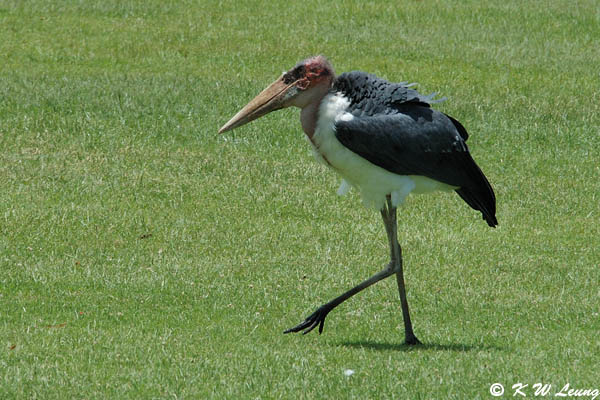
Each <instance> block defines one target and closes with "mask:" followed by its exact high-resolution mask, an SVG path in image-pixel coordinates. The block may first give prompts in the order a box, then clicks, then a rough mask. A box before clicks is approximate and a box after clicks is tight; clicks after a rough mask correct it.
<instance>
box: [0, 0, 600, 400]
mask: <svg viewBox="0 0 600 400" xmlns="http://www.w3.org/2000/svg"><path fill="white" fill-rule="evenodd" d="M391 3H394V2H387V1H373V2H364V1H342V2H337V3H335V4H331V3H329V2H313V1H309V2H306V1H305V2H299V3H297V4H283V3H282V4H277V3H273V2H266V1H247V2H217V1H208V0H206V1H205V0H198V1H192V0H189V1H181V2H171V1H167V2H165V1H158V0H157V1H141V0H138V1H117V0H109V1H80V2H75V1H67V0H63V1H49V0H46V1H43V0H35V1H34V0H32V1H8V0H0V149H1V153H0V271H1V274H0V338H1V339H0V398H3V399H4V398H7V399H9V398H44V399H52V398H56V399H58V398H60V399H64V398H131V399H134V398H215V399H222V398H232V399H233V398H330V399H342V398H394V399H398V398H407V399H429V398H435V399H445V398H448V399H467V398H469V399H490V398H492V397H491V395H490V393H489V388H490V385H491V384H492V383H494V382H500V383H502V384H504V386H505V387H506V393H505V394H504V398H508V397H512V391H511V389H510V388H511V386H512V385H513V384H515V383H517V382H523V383H526V384H528V385H529V386H528V388H527V389H526V391H527V393H528V397H531V396H532V395H533V390H532V385H533V384H535V383H537V382H543V383H548V384H551V385H553V386H552V390H551V393H552V394H553V393H555V392H557V391H559V390H560V388H562V386H564V384H566V383H569V384H570V386H571V387H575V388H583V389H585V388H592V389H593V388H598V389H600V380H599V379H598V378H599V375H598V357H599V356H600V343H599V341H598V339H597V335H598V331H599V330H600V316H599V312H600V307H599V300H600V291H599V290H600V289H599V286H598V283H599V281H600V270H599V266H600V255H599V253H598V244H599V243H600V223H599V221H600V213H599V210H600V208H599V206H598V204H599V201H600V158H599V154H600V132H599V126H600V117H599V115H600V89H599V88H600V76H599V75H598V65H600V53H598V49H599V48H600V8H599V6H598V4H597V3H596V2H595V1H593V0H589V1H578V2H573V1H567V0H564V1H563V0H561V1H559V0H555V1H550V2H541V1H532V2H521V1H512V0H509V1H502V2H493V1H489V2H488V1H461V2H453V1H406V2H401V3H397V4H391ZM318 53H322V54H325V55H327V56H329V57H330V59H331V60H332V62H333V63H334V65H335V67H336V69H337V71H338V72H342V71H347V70H351V69H362V70H366V71H369V72H373V73H376V74H378V75H380V76H383V77H386V78H388V79H390V80H395V81H400V80H408V81H416V82H420V83H421V85H420V86H419V87H420V90H421V91H423V92H425V93H429V92H432V91H437V92H439V93H440V95H441V96H447V97H448V98H449V100H448V101H447V102H445V103H442V104H439V105H438V106H437V107H438V108H440V109H441V110H443V111H444V112H447V113H449V114H450V115H453V116H455V117H456V118H457V119H459V120H460V121H461V122H463V124H464V125H465V126H466V127H467V129H468V130H469V132H470V134H471V138H470V139H469V144H470V148H471V152H472V154H473V156H474V158H475V159H476V160H477V162H478V164H479V165H480V166H481V167H482V169H483V170H484V171H485V173H486V175H487V176H488V177H489V179H490V181H491V182H492V184H493V186H494V188H495V190H496V194H497V197H498V219H499V222H500V225H499V227H498V228H497V229H495V230H492V229H489V228H488V227H487V226H486V224H485V223H484V222H482V221H481V219H480V217H479V216H478V215H477V213H476V212H474V211H473V210H471V209H470V208H469V207H468V206H467V205H466V204H464V203H463V202H462V201H461V200H460V198H459V197H458V196H456V195H453V194H445V193H440V194H435V195H432V196H412V197H410V198H409V199H408V201H407V204H406V207H404V208H403V209H401V210H400V214H399V219H400V229H399V230H400V237H401V244H402V245H403V250H404V256H405V266H406V280H407V285H408V295H409V301H410V305H411V308H412V316H413V323H414V325H415V331H416V334H417V336H418V337H419V338H420V339H421V340H422V341H423V342H424V343H425V344H424V345H423V346H421V347H416V348H409V347H405V346H404V345H403V344H402V343H403V340H404V337H403V329H402V317H401V312H400V308H399V301H398V299H397V291H396V288H395V282H394V281H393V280H391V279H390V280H389V281H384V282H382V283H380V284H378V285H376V286H375V287H373V288H370V289H368V290H367V291H365V292H364V293H361V294H360V295H359V296H358V297H356V298H354V299H352V300H350V301H348V302H347V303H345V304H344V305H342V306H340V307H339V308H338V309H336V310H335V311H334V312H332V314H330V316H329V317H328V319H327V323H326V326H325V331H324V333H323V335H320V336H319V335H317V334H315V333H311V334H310V335H307V336H298V335H283V334H282V333H281V332H282V331H283V330H284V329H286V328H289V327H291V326H293V325H295V324H297V323H298V322H300V321H301V320H302V319H304V317H306V316H307V315H308V314H309V313H311V312H312V311H313V310H314V308H316V307H317V306H319V305H320V304H322V303H323V302H325V301H328V300H330V299H331V298H333V297H334V296H336V295H338V294H340V293H341V292H342V291H344V290H345V289H347V288H349V287H351V286H353V285H354V284H356V283H358V282H359V281H361V280H362V279H364V278H366V277H367V276H369V275H371V274H372V273H374V272H375V271H377V270H379V269H380V268H381V267H382V266H383V265H384V264H385V263H386V261H387V256H388V250H387V241H386V239H385V233H384V229H383V226H382V224H381V221H380V218H379V216H378V215H377V214H376V213H373V212H371V211H368V210H366V209H364V208H363V207H362V206H361V204H360V200H359V197H358V195H357V194H356V193H355V192H351V194H350V195H349V196H347V197H337V196H336V195H335V189H336V187H337V184H338V182H339V178H338V177H336V176H335V174H334V173H333V172H331V171H328V170H327V169H325V168H324V167H322V166H320V165H318V164H316V163H315V162H314V160H313V159H312V156H311V154H310V151H309V148H308V145H307V144H306V143H305V141H304V140H303V139H302V133H301V130H300V125H299V121H298V112H297V111H295V110H285V111H280V112H278V113H275V114H273V115H270V116H268V117H265V118H263V119H261V120H259V121H256V122H254V123H252V124H250V125H247V126H246V127H244V128H241V129H239V130H236V131H234V132H231V133H227V134H225V135H221V136H218V135H217V134H216V131H217V130H218V128H219V127H220V126H221V125H222V124H223V123H224V122H226V121H227V120H228V119H229V118H230V117H231V116H232V115H233V114H234V113H235V112H236V111H237V110H238V109H239V108H240V107H241V106H243V105H244V104H245V103H246V102H247V101H248V100H249V99H251V98H252V97H253V96H254V95H255V94H256V93H258V91H259V90H261V89H262V88H263V87H264V86H265V85H266V84H268V83H270V82H271V81H272V80H273V79H275V78H276V77H277V76H278V74H279V73H280V72H281V71H282V70H285V69H287V68H289V67H291V66H293V65H294V64H295V63H296V62H297V61H299V60H300V59H302V58H305V57H306V56H309V55H312V54H318ZM346 369H352V370H354V371H355V374H354V375H352V376H350V377H346V376H345V375H344V373H343V372H344V370H346Z"/></svg>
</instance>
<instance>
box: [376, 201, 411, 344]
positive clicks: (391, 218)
mask: <svg viewBox="0 0 600 400" xmlns="http://www.w3.org/2000/svg"><path fill="white" fill-rule="evenodd" d="M381 216H382V218H383V223H384V225H385V230H386V232H387V236H388V241H389V243H390V257H391V261H390V265H393V268H394V272H396V281H397V282H398V293H399V294H400V304H401V306H402V317H403V319H404V336H405V339H404V340H405V343H406V344H419V343H421V342H419V339H417V337H416V336H415V333H414V332H413V327H412V322H411V320H410V313H409V310H408V300H407V299H406V288H405V286H404V271H403V268H402V248H401V247H400V244H399V243H398V223H397V221H396V207H393V206H392V200H391V198H390V196H387V208H384V209H383V210H381Z"/></svg>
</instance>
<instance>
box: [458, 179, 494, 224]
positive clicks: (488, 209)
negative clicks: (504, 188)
mask: <svg viewBox="0 0 600 400" xmlns="http://www.w3.org/2000/svg"><path fill="white" fill-rule="evenodd" d="M484 179H485V177H484ZM485 181H486V183H487V185H486V186H487V189H488V190H481V189H482V187H481V186H479V187H478V189H479V190H473V188H469V187H461V188H460V189H456V193H458V195H459V196H460V197H461V198H462V199H463V200H464V201H465V202H466V203H467V204H468V205H470V206H471V208H473V209H475V210H477V211H481V215H482V217H483V219H484V220H485V222H487V224H488V225H489V226H491V227H492V228H494V227H495V226H496V225H498V220H497V219H496V196H495V195H494V191H493V190H492V187H491V186H490V184H489V183H488V182H487V179H486V180H485ZM484 188H485V186H484Z"/></svg>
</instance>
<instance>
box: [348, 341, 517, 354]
mask: <svg viewBox="0 0 600 400" xmlns="http://www.w3.org/2000/svg"><path fill="white" fill-rule="evenodd" d="M337 345H338V346H343V347H349V348H354V349H369V350H375V351H404V352H409V351H423V350H435V351H455V352H461V353H466V352H469V351H481V350H500V351H503V350H506V349H503V348H501V347H498V346H491V345H477V344H464V343H448V344H438V343H420V344H417V345H410V344H406V343H388V342H375V341H371V340H359V341H346V342H341V343H338V344H337Z"/></svg>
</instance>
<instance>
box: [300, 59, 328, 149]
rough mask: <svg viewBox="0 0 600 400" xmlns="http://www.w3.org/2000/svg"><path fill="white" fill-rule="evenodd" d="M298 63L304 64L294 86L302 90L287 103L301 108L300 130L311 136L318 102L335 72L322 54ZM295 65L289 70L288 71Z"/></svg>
mask: <svg viewBox="0 0 600 400" xmlns="http://www.w3.org/2000/svg"><path fill="white" fill-rule="evenodd" d="M299 65H303V66H304V75H303V76H302V78H300V79H299V80H298V82H297V84H296V86H297V87H298V88H299V89H302V92H301V93H300V94H299V95H298V96H296V97H295V98H294V99H293V100H292V101H291V102H290V104H289V105H293V106H296V107H299V108H301V109H302V111H301V112H300V123H301V124H302V130H304V133H306V135H307V136H308V137H309V138H312V136H313V135H314V133H315V128H316V126H317V119H318V118H319V104H320V103H321V100H323V97H325V95H326V94H327V92H328V91H329V88H330V87H331V83H332V82H333V79H334V77H335V73H334V72H333V68H332V67H331V64H330V63H329V61H327V59H326V58H325V57H323V56H316V57H311V58H308V59H306V60H304V61H303V62H301V63H300V64H299ZM297 67H298V66H296V67H294V68H293V69H292V70H290V73H291V72H292V71H293V70H294V69H296V68H297Z"/></svg>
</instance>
